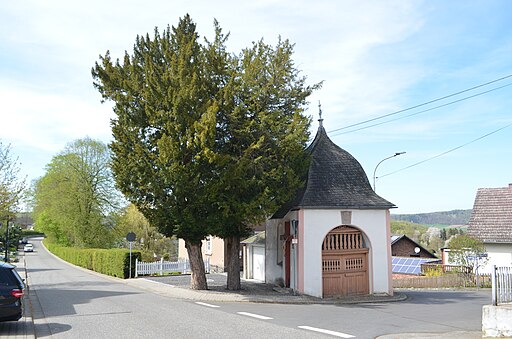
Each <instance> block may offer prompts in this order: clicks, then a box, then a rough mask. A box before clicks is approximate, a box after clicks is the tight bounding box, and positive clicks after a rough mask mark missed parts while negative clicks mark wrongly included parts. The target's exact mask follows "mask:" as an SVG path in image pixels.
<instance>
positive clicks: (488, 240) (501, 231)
mask: <svg viewBox="0 0 512 339" xmlns="http://www.w3.org/2000/svg"><path fill="white" fill-rule="evenodd" d="M468 235H470V236H473V237H476V238H478V239H480V240H481V241H482V242H483V243H484V247H485V250H486V253H487V259H488V260H487V262H486V264H485V266H483V267H481V268H479V273H491V269H492V266H493V265H496V266H507V267H510V266H512V184H509V185H508V187H498V188H479V189H478V191H477V192H476V197H475V203H474V205H473V212H472V214H471V218H470V219H469V224H468Z"/></svg>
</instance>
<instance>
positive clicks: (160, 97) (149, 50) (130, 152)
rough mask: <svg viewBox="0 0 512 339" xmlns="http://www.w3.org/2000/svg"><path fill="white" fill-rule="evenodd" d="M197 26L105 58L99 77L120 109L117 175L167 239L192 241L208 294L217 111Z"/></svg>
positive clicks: (195, 270) (193, 259) (196, 269)
mask: <svg viewBox="0 0 512 339" xmlns="http://www.w3.org/2000/svg"><path fill="white" fill-rule="evenodd" d="M197 40H198V35H197V33H196V26H195V24H194V23H193V22H192V20H191V18H190V17H189V16H188V15H187V16H185V17H184V18H183V19H182V20H180V22H179V24H178V26H177V27H172V29H171V28H170V27H167V29H166V30H164V32H163V33H162V34H160V33H159V32H158V30H157V29H155V33H154V37H153V39H151V38H150V36H149V35H146V37H140V36H138V37H137V39H136V42H135V45H134V48H133V54H132V55H129V54H128V53H125V57H124V61H123V63H122V64H121V63H120V62H119V60H118V61H117V62H115V63H113V62H112V60H111V57H110V54H109V53H108V52H107V53H106V55H105V56H102V57H100V63H99V64H98V63H96V66H95V67H94V68H93V70H92V73H93V77H94V79H95V87H96V88H97V89H98V90H99V91H100V93H101V94H102V96H103V98H104V99H107V100H112V101H113V102H114V103H115V106H114V112H115V113H116V115H117V117H116V118H115V119H113V120H112V132H113V136H114V141H113V142H112V143H111V145H110V147H111V149H112V151H113V171H114V174H115V177H116V181H117V184H118V186H119V187H120V189H121V190H122V191H123V193H124V194H125V195H126V196H127V198H128V199H129V200H130V201H131V202H132V203H134V204H135V205H136V206H137V208H138V209H139V210H140V211H141V212H142V213H143V214H144V215H145V216H146V217H147V218H148V220H149V221H150V223H151V224H153V225H155V226H156V227H157V228H158V229H159V231H160V232H161V233H162V234H164V235H166V236H171V235H173V234H174V235H176V236H177V237H179V238H182V239H184V240H185V247H186V248H187V251H188V255H189V258H190V264H191V270H192V278H191V288H193V289H206V288H207V284H206V276H205V271H204V263H203V259H202V253H201V241H202V240H203V239H204V238H205V237H206V236H207V235H208V233H209V232H208V229H207V227H206V225H208V222H209V221H208V218H209V216H210V215H211V213H209V212H208V210H209V209H210V208H211V204H210V203H209V197H208V192H209V185H210V183H211V181H212V177H213V174H214V173H213V171H212V170H211V165H210V163H209V161H208V159H207V157H206V155H205V154H206V153H207V150H208V149H210V148H211V144H212V143H213V140H214V139H213V137H214V135H215V133H214V132H215V114H216V112H217V106H218V105H217V104H216V103H215V102H214V100H213V99H212V94H211V93H209V90H211V89H212V86H210V87H208V86H207V84H208V82H207V80H208V79H207V77H206V73H205V67H206V63H205V57H204V54H203V51H202V48H201V45H200V44H199V43H198V41H197Z"/></svg>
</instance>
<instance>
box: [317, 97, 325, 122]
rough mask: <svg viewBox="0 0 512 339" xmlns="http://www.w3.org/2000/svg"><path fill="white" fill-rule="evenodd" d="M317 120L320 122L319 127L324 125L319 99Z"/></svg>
mask: <svg viewBox="0 0 512 339" xmlns="http://www.w3.org/2000/svg"><path fill="white" fill-rule="evenodd" d="M318 122H319V123H320V127H324V123H323V122H324V119H322V104H321V103H320V100H318Z"/></svg>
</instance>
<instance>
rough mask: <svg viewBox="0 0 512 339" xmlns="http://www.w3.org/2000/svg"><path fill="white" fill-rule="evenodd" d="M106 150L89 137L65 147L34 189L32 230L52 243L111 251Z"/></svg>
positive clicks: (112, 201)
mask: <svg viewBox="0 0 512 339" xmlns="http://www.w3.org/2000/svg"><path fill="white" fill-rule="evenodd" d="M109 162H110V158H109V152H108V148H107V146H106V145H104V144H103V143H101V142H100V141H95V140H92V139H89V138H85V139H81V140H76V141H74V142H73V143H70V144H68V145H67V147H66V149H65V150H64V151H63V152H62V153H60V154H59V155H57V156H55V157H53V159H52V161H51V163H50V164H48V165H47V170H46V174H45V175H44V176H43V177H42V178H40V179H39V180H38V181H37V182H36V184H35V190H34V192H35V193H34V196H35V197H34V202H35V206H34V215H35V220H36V229H37V230H38V231H40V232H43V233H45V234H46V235H47V236H48V237H49V239H50V240H51V241H52V242H56V243H58V244H61V245H72V246H78V247H109V246H110V245H111V243H112V239H111V237H110V228H111V226H110V225H108V221H109V218H108V215H109V213H112V212H113V211H115V209H116V208H117V204H116V203H117V201H119V196H118V195H117V192H116V191H115V189H114V187H113V184H114V181H113V179H112V176H111V173H110V169H109Z"/></svg>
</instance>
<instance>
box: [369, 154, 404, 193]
mask: <svg viewBox="0 0 512 339" xmlns="http://www.w3.org/2000/svg"><path fill="white" fill-rule="evenodd" d="M402 154H405V152H396V153H395V154H393V155H392V156H390V157H387V158H384V159H382V160H381V161H379V163H378V164H377V166H375V169H374V170H373V191H374V192H376V191H375V179H377V177H376V176H375V173H376V172H377V167H379V165H380V164H382V162H383V161H385V160H388V159H391V158H394V157H396V156H398V155H402Z"/></svg>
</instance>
